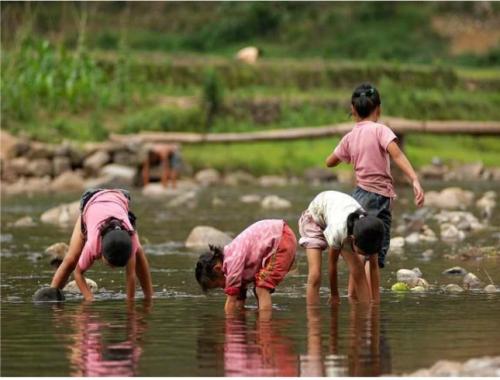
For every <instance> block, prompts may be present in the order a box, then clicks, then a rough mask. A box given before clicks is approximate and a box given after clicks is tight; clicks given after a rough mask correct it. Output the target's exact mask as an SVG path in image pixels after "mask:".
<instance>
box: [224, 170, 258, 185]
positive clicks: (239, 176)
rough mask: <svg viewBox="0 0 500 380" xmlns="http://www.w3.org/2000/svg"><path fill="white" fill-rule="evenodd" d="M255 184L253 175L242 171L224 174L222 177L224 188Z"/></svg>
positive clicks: (255, 180)
mask: <svg viewBox="0 0 500 380" xmlns="http://www.w3.org/2000/svg"><path fill="white" fill-rule="evenodd" d="M256 182H257V179H256V178H255V177H254V176H253V175H251V174H250V173H247V172H244V171H242V170H237V171H235V172H232V173H229V174H226V176H225V177H224V185H226V186H241V185H253V184H255V183H256Z"/></svg>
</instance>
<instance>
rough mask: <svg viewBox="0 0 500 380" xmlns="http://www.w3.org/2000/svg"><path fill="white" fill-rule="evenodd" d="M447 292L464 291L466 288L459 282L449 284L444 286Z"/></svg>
mask: <svg viewBox="0 0 500 380" xmlns="http://www.w3.org/2000/svg"><path fill="white" fill-rule="evenodd" d="M444 290H445V291H446V292H447V293H462V292H463V291H464V290H463V289H462V288H461V287H460V286H459V285H457V284H448V285H446V286H445V287H444Z"/></svg>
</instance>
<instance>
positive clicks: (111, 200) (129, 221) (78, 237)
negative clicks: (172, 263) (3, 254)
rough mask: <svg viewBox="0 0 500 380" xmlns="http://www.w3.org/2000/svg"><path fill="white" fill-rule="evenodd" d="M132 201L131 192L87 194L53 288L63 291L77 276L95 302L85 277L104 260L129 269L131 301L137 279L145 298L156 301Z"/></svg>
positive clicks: (109, 191)
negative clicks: (136, 227) (136, 228)
mask: <svg viewBox="0 0 500 380" xmlns="http://www.w3.org/2000/svg"><path fill="white" fill-rule="evenodd" d="M129 200H130V196H129V195H128V192H126V191H124V190H119V189H93V190H89V191H87V192H85V193H84V194H83V196H82V199H81V203H80V211H81V215H80V217H79V218H78V220H77V222H76V225H75V227H74V229H73V235H72V237H71V241H70V245H69V249H68V253H67V254H66V256H65V257H64V260H63V262H62V263H61V265H60V266H59V268H58V269H57V271H56V273H55V274H54V278H53V279H52V283H51V287H52V288H56V289H61V288H63V287H64V285H65V284H66V281H67V280H68V277H69V275H70V274H71V273H72V272H73V274H74V277H75V281H76V283H77V285H78V287H79V288H80V291H81V292H82V295H83V297H84V298H85V300H92V299H93V296H92V292H91V291H90V290H89V288H88V286H87V283H86V281H85V278H84V276H83V274H84V273H85V272H86V271H87V270H88V269H89V268H90V267H91V266H92V264H93V263H94V261H96V260H99V259H102V260H103V261H104V263H106V264H108V265H110V266H111V267H125V266H126V275H127V298H128V299H133V298H134V297H135V284H136V282H135V280H136V275H137V278H138V279H139V282H140V284H141V287H142V290H143V292H144V297H145V298H151V297H152V289H153V286H152V283H151V274H150V272H149V264H148V260H147V258H146V255H145V254H144V251H143V249H142V247H141V244H140V243H139V237H138V235H137V231H135V228H134V225H135V216H134V215H133V214H132V213H131V212H130V211H129Z"/></svg>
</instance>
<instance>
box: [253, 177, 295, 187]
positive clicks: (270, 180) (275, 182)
mask: <svg viewBox="0 0 500 380" xmlns="http://www.w3.org/2000/svg"><path fill="white" fill-rule="evenodd" d="M287 184H288V181H287V179H286V178H285V177H280V176H275V175H265V176H262V177H260V178H259V185H260V186H262V187H278V186H286V185H287Z"/></svg>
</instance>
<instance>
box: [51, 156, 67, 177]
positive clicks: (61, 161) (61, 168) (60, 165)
mask: <svg viewBox="0 0 500 380" xmlns="http://www.w3.org/2000/svg"><path fill="white" fill-rule="evenodd" d="M52 170H53V173H54V176H56V177H57V176H59V175H61V174H62V173H64V172H68V171H71V159H70V158H69V157H64V156H56V157H54V159H53V160H52Z"/></svg>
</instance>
